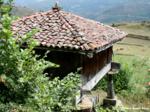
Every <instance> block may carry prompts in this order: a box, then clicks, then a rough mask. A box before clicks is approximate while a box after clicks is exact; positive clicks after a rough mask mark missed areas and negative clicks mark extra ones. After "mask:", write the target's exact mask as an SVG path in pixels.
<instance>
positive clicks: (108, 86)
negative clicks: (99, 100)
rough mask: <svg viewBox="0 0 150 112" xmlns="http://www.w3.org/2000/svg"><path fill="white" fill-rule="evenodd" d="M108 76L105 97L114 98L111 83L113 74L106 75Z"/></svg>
mask: <svg viewBox="0 0 150 112" xmlns="http://www.w3.org/2000/svg"><path fill="white" fill-rule="evenodd" d="M107 77H108V84H107V98H109V99H114V98H115V91H114V85H113V75H109V74H108V75H107Z"/></svg>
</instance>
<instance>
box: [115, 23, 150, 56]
mask: <svg viewBox="0 0 150 112" xmlns="http://www.w3.org/2000/svg"><path fill="white" fill-rule="evenodd" d="M113 26H115V27H117V28H119V29H121V30H124V31H125V32H127V33H128V34H129V35H128V36H127V38H126V39H124V40H123V41H121V42H119V43H117V44H116V45H115V47H114V49H115V53H117V54H120V55H128V56H132V55H136V56H142V57H143V56H144V57H150V22H141V23H125V24H115V25H113Z"/></svg>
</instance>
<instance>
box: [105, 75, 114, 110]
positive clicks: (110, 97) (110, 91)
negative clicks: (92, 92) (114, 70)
mask: <svg viewBox="0 0 150 112" xmlns="http://www.w3.org/2000/svg"><path fill="white" fill-rule="evenodd" d="M107 77H108V79H107V80H108V83H107V98H105V99H104V102H103V105H104V106H106V107H110V106H116V103H117V101H116V99H115V91H114V85H113V74H107Z"/></svg>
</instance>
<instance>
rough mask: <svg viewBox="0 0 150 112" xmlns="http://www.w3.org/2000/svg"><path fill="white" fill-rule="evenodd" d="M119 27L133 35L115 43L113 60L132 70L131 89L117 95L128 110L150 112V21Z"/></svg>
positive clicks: (128, 111) (129, 111)
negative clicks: (149, 84)
mask: <svg viewBox="0 0 150 112" xmlns="http://www.w3.org/2000/svg"><path fill="white" fill-rule="evenodd" d="M117 28H119V29H121V30H124V31H126V32H127V33H129V34H132V35H133V37H132V35H130V36H128V37H127V38H125V39H124V40H123V41H121V42H119V43H117V44H115V45H114V57H113V60H114V61H116V62H119V63H121V65H122V68H123V69H124V70H125V69H126V65H127V66H128V67H129V68H130V70H131V71H132V74H130V75H129V76H128V77H130V78H129V86H130V87H131V90H126V91H122V92H121V93H119V94H117V97H118V98H119V99H120V100H121V101H122V103H123V105H124V107H125V108H127V109H126V110H127V112H149V111H150V109H149V108H150V94H149V96H148V95H147V93H149V92H150V87H149V91H148V89H147V83H148V82H150V22H145V23H127V24H121V25H118V26H117ZM134 35H137V36H139V38H136V36H134ZM144 36H147V37H148V38H149V39H145V37H144ZM130 73H131V72H130ZM127 74H128V71H127Z"/></svg>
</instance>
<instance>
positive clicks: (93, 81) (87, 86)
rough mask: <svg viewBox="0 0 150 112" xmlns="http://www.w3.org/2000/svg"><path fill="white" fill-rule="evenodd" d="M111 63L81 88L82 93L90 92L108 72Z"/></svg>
mask: <svg viewBox="0 0 150 112" xmlns="http://www.w3.org/2000/svg"><path fill="white" fill-rule="evenodd" d="M110 69H111V63H109V64H107V65H106V66H105V67H103V68H102V69H101V70H100V71H99V72H98V73H97V74H96V75H95V76H94V77H93V78H92V79H91V80H90V81H88V82H87V83H86V84H85V85H84V86H82V87H81V89H82V91H91V90H92V89H93V88H94V87H95V86H96V84H97V83H98V82H99V81H100V80H101V79H102V78H103V77H104V76H105V75H106V74H107V73H108V72H109V71H110Z"/></svg>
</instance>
